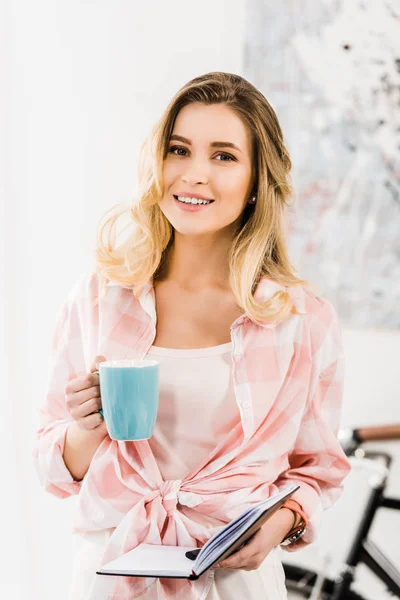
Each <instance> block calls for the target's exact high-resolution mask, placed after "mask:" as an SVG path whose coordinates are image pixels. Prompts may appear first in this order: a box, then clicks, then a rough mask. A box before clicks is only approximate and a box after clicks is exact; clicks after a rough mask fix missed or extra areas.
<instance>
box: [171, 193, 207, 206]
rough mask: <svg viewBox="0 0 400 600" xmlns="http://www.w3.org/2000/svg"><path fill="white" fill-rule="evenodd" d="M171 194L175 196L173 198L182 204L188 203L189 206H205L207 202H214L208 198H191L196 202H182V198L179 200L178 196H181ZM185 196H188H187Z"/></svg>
mask: <svg viewBox="0 0 400 600" xmlns="http://www.w3.org/2000/svg"><path fill="white" fill-rule="evenodd" d="M172 195H173V197H174V198H175V200H177V201H178V202H181V203H182V204H189V205H190V206H205V205H207V204H212V203H213V202H214V200H209V199H207V200H206V199H205V198H193V199H194V200H196V201H197V202H184V201H182V200H179V198H182V196H176V195H175V194H172ZM187 197H188V198H190V196H187Z"/></svg>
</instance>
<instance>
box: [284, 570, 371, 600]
mask: <svg viewBox="0 0 400 600" xmlns="http://www.w3.org/2000/svg"><path fill="white" fill-rule="evenodd" d="M283 568H284V571H285V576H286V582H285V583H286V588H287V590H288V592H290V594H289V598H290V600H292V599H293V600H297V598H299V599H300V598H309V597H310V595H311V592H312V590H313V587H314V585H315V582H316V580H317V573H316V572H315V571H310V570H308V569H304V568H303V567H297V566H295V565H288V564H284V565H283ZM333 590H334V581H332V579H325V580H324V583H323V585H322V594H321V600H331V598H332V594H333ZM346 600H366V599H365V598H363V597H362V596H360V595H359V594H357V592H354V591H353V590H349V591H348V592H347V595H346Z"/></svg>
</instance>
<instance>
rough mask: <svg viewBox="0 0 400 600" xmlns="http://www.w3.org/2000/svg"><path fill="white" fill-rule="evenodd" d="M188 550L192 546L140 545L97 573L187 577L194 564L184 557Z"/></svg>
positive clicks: (191, 548)
mask: <svg viewBox="0 0 400 600" xmlns="http://www.w3.org/2000/svg"><path fill="white" fill-rule="evenodd" d="M189 550H193V546H191V547H186V546H161V545H152V544H140V545H139V546H137V547H136V548H134V549H133V550H130V551H129V552H127V553H126V554H123V555H122V556H119V557H118V558H115V559H114V560H112V561H111V562H109V563H107V564H106V565H104V566H103V567H101V568H100V569H98V571H99V572H102V573H105V574H106V573H108V574H112V573H115V574H139V575H140V574H144V575H149V576H150V577H151V575H152V574H156V575H158V576H160V577H162V575H163V574H165V575H166V576H171V575H178V576H183V575H184V576H186V577H189V575H190V574H191V572H192V568H193V564H194V561H193V560H190V559H189V558H187V557H186V555H185V553H186V552H188V551H189Z"/></svg>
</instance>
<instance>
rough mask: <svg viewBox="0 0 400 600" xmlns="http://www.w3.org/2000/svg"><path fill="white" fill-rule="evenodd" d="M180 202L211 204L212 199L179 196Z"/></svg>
mask: <svg viewBox="0 0 400 600" xmlns="http://www.w3.org/2000/svg"><path fill="white" fill-rule="evenodd" d="M177 198H178V200H179V202H184V203H185V204H211V200H199V198H186V196H177Z"/></svg>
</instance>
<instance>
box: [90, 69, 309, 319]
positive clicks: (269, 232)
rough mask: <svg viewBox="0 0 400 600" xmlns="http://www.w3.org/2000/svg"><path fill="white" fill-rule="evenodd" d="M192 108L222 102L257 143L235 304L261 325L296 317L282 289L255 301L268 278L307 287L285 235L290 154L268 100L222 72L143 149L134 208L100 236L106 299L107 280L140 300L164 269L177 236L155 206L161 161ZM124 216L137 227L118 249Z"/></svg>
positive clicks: (110, 220)
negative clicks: (251, 201) (183, 115)
mask: <svg viewBox="0 0 400 600" xmlns="http://www.w3.org/2000/svg"><path fill="white" fill-rule="evenodd" d="M194 102H200V103H203V104H206V105H210V104H225V105H226V106H228V107H229V108H230V109H231V110H233V111H234V112H235V113H236V114H237V115H238V116H239V117H240V118H241V119H242V121H243V123H244V124H245V125H246V126H247V127H248V129H249V131H250V133H251V137H252V150H253V164H252V194H251V195H254V196H256V198H257V201H256V203H255V204H253V205H250V204H247V205H246V208H245V209H244V211H243V216H242V222H241V227H240V229H239V231H237V232H236V233H235V235H234V236H233V239H232V245H231V248H230V253H229V270H230V274H229V283H230V286H231V289H232V292H233V294H234V296H235V298H236V302H237V304H238V305H239V307H241V308H242V309H243V310H244V311H245V312H246V313H247V314H248V315H249V317H250V318H251V319H253V320H255V321H261V322H264V323H268V322H272V321H275V320H276V319H278V320H283V319H285V318H286V317H288V316H289V315H290V314H291V313H294V314H298V313H297V310H296V308H295V306H294V305H293V303H292V301H291V298H290V296H289V294H288V292H287V291H283V290H282V291H278V292H276V293H275V294H274V295H273V296H272V298H270V299H269V300H268V301H267V302H261V303H260V302H257V301H256V300H255V299H254V296H253V294H254V292H255V290H256V289H257V285H258V283H259V281H260V279H261V278H263V277H267V278H269V279H271V280H273V281H275V282H277V283H278V284H281V285H283V286H285V287H288V286H299V285H307V282H306V281H303V280H301V279H299V278H297V277H296V276H295V275H294V272H295V270H294V268H293V267H292V265H291V264H290V262H289V257H288V252H287V245H286V240H285V234H284V216H285V209H286V207H287V206H288V205H289V204H290V203H289V200H290V197H291V194H292V187H291V182H290V177H289V174H290V170H291V166H292V165H291V160H290V157H289V153H288V151H287V148H286V146H285V144H284V141H283V135H282V131H281V127H280V125H279V122H278V118H277V116H276V114H275V111H274V110H273V108H272V107H271V105H270V104H269V102H268V101H267V100H266V98H265V97H264V96H263V94H262V93H261V92H260V91H258V90H257V88H255V87H254V86H253V85H252V84H251V83H249V82H248V81H247V80H246V79H244V78H243V77H240V76H239V75H234V74H231V73H224V72H212V73H206V74H205V75H201V76H200V77H195V78H194V79H192V80H191V81H189V82H188V83H186V85H184V86H183V87H182V88H181V89H180V90H179V91H178V92H177V93H176V94H175V96H174V97H173V98H172V99H171V101H170V103H169V104H168V106H167V107H166V109H165V111H164V113H163V115H162V116H161V118H160V120H159V121H158V122H157V123H156V125H155V126H154V128H153V130H152V132H151V134H150V136H149V137H148V138H147V139H146V140H145V142H144V144H143V145H142V147H141V151H140V155H139V165H138V184H139V194H138V196H139V197H138V200H137V202H136V203H134V204H133V205H132V206H128V207H126V206H125V207H122V208H121V207H120V205H117V206H116V207H113V208H112V209H110V211H108V212H107V213H106V216H105V218H106V220H105V222H104V224H103V225H101V221H100V224H99V227H98V230H97V247H96V250H95V257H96V267H95V268H96V271H97V272H98V273H99V274H100V276H101V277H103V278H104V284H103V287H102V290H101V294H104V293H105V287H106V285H107V281H106V280H109V281H115V282H117V283H119V284H121V285H123V286H124V287H127V288H130V289H132V291H133V294H134V295H135V297H138V295H139V294H140V292H141V290H142V289H143V286H144V285H145V284H146V283H147V282H148V281H149V280H150V279H151V278H153V281H155V280H156V279H157V276H158V275H159V274H160V273H161V271H162V269H163V267H164V266H165V264H166V261H167V259H168V253H169V250H170V248H171V246H172V244H173V240H174V230H173V227H172V226H171V224H170V222H169V221H168V220H167V218H166V217H165V215H164V214H163V212H162V211H161V209H160V207H159V205H158V202H159V201H160V200H161V199H162V197H163V194H164V185H163V177H162V174H163V162H164V160H165V158H166V156H167V152H168V144H169V139H170V136H171V134H172V131H173V127H174V124H175V120H176V118H177V115H178V113H179V111H180V110H181V109H182V108H183V107H184V106H187V105H188V104H191V103H194ZM109 212H111V214H110V215H109V216H108V217H107V214H108V213H109ZM124 214H128V217H129V223H128V225H132V224H133V223H135V224H136V226H137V227H135V228H134V229H133V231H132V232H131V234H130V235H129V237H128V238H127V239H126V240H125V241H124V242H122V243H120V244H119V245H117V238H118V236H117V235H116V231H115V228H116V223H117V221H118V219H119V218H120V217H121V216H122V215H124ZM124 229H125V228H124ZM105 233H107V240H106V241H104V235H105Z"/></svg>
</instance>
